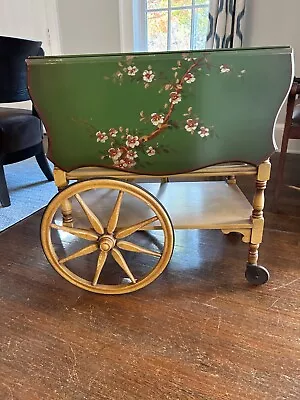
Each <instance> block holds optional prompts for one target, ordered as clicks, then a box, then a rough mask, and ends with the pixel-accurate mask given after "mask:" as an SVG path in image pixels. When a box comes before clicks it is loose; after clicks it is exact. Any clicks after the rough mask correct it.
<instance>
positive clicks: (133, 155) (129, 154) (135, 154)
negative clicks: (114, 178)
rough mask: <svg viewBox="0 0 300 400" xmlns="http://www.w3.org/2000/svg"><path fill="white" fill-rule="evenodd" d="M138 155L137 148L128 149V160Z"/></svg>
mask: <svg viewBox="0 0 300 400" xmlns="http://www.w3.org/2000/svg"><path fill="white" fill-rule="evenodd" d="M137 157H138V154H137V152H136V151H135V150H128V152H127V154H126V158H128V160H133V159H135V158H137Z"/></svg>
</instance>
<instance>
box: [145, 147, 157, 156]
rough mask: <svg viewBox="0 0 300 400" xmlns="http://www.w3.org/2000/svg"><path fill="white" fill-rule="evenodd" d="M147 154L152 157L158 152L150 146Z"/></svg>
mask: <svg viewBox="0 0 300 400" xmlns="http://www.w3.org/2000/svg"><path fill="white" fill-rule="evenodd" d="M146 153H147V154H148V156H149V157H152V156H154V155H155V153H156V151H155V149H154V148H153V147H152V146H149V147H148V149H147V150H146Z"/></svg>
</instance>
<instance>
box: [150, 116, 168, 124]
mask: <svg viewBox="0 0 300 400" xmlns="http://www.w3.org/2000/svg"><path fill="white" fill-rule="evenodd" d="M164 118H165V116H164V115H163V114H157V113H152V114H151V122H152V124H153V125H155V126H157V125H159V124H162V123H163V122H164Z"/></svg>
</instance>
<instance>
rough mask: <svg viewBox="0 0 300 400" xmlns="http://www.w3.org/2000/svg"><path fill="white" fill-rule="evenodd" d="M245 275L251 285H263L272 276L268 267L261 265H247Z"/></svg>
mask: <svg viewBox="0 0 300 400" xmlns="http://www.w3.org/2000/svg"><path fill="white" fill-rule="evenodd" d="M245 277H246V279H247V281H248V282H249V283H250V284H251V285H263V284H264V283H266V282H268V280H269V278H270V274H269V271H268V270H267V268H265V267H262V266H261V265H247V268H246V272H245Z"/></svg>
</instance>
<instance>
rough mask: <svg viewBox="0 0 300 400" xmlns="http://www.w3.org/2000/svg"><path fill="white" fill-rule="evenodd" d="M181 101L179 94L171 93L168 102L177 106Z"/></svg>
mask: <svg viewBox="0 0 300 400" xmlns="http://www.w3.org/2000/svg"><path fill="white" fill-rule="evenodd" d="M180 101H181V94H180V93H178V90H177V92H171V93H170V98H169V102H170V103H172V104H178V103H179V102H180Z"/></svg>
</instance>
